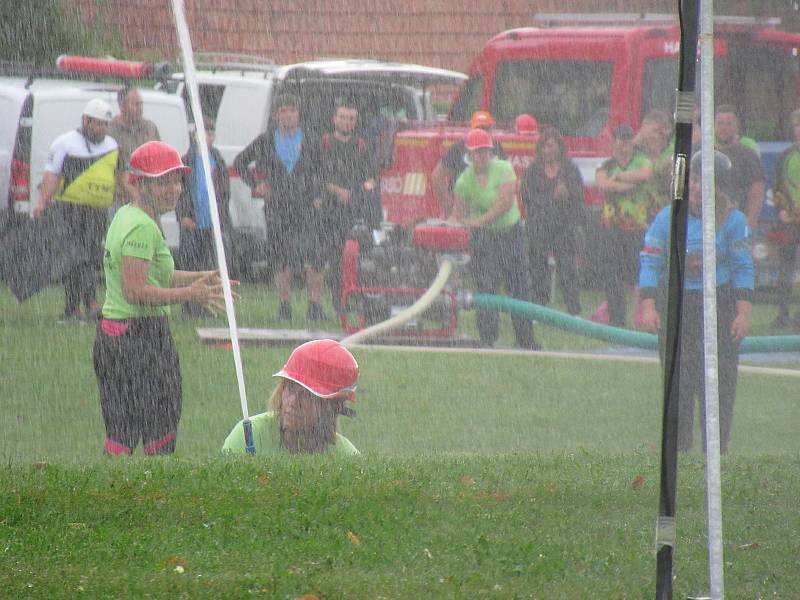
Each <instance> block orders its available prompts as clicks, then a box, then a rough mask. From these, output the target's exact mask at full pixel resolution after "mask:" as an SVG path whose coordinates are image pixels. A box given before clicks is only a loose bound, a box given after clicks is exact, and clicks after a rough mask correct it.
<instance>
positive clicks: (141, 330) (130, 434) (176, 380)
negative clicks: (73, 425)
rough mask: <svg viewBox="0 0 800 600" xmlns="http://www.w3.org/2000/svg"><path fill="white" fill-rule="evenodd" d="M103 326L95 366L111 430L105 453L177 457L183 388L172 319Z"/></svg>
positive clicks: (105, 415) (96, 343) (162, 318)
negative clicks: (137, 450)
mask: <svg viewBox="0 0 800 600" xmlns="http://www.w3.org/2000/svg"><path fill="white" fill-rule="evenodd" d="M110 324H111V327H108V326H107V325H108V324H105V323H104V321H103V320H101V321H100V322H99V323H98V326H97V336H96V338H95V342H94V352H93V362H94V372H95V375H96V376H97V386H98V388H99V391H100V409H101V411H102V414H103V422H104V423H105V426H106V443H105V452H106V453H107V454H130V453H131V452H133V450H134V448H136V446H137V445H138V443H139V441H141V442H142V445H143V446H144V452H145V454H149V455H152V454H170V453H172V452H174V451H175V439H176V437H177V431H178V421H179V420H180V417H181V405H182V385H181V370H180V362H179V360H178V351H177V349H176V347H175V342H174V340H173V339H172V334H171V333H170V330H169V323H168V320H167V318H166V317H147V318H139V319H130V320H128V321H111V322H110Z"/></svg>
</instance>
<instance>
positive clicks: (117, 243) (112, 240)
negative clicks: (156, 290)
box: [103, 204, 175, 321]
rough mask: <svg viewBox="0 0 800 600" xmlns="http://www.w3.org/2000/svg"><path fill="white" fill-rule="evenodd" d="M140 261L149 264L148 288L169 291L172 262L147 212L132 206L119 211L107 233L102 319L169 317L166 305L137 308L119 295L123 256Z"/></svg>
mask: <svg viewBox="0 0 800 600" xmlns="http://www.w3.org/2000/svg"><path fill="white" fill-rule="evenodd" d="M123 256H131V257H134V258H141V259H143V260H146V261H148V262H149V263H150V269H149V271H148V272H147V283H148V284H149V285H152V286H155V287H160V288H168V287H170V286H171V284H172V274H173V273H174V271H175V262H174V261H173V260H172V253H171V252H170V251H169V247H168V246H167V242H166V240H165V239H164V234H163V233H161V229H160V228H159V227H158V225H157V224H156V222H155V221H154V220H153V219H151V218H150V215H148V214H147V213H146V212H144V211H143V210H142V209H140V208H136V207H135V206H133V205H131V204H126V205H125V206H123V207H122V208H120V209H119V210H118V211H117V212H116V214H115V215H114V218H113V219H112V221H111V225H109V227H108V233H107V234H106V250H105V254H104V255H103V270H104V271H105V275H106V300H105V303H104V304H103V317H104V318H106V319H112V320H114V321H122V320H125V319H135V318H137V317H161V316H167V315H169V306H166V305H165V306H139V305H136V304H130V303H128V301H127V300H125V296H124V295H123V294H122V257H123Z"/></svg>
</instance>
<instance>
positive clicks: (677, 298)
mask: <svg viewBox="0 0 800 600" xmlns="http://www.w3.org/2000/svg"><path fill="white" fill-rule="evenodd" d="M697 10H698V6H697V2H696V1H695V0H679V2H678V12H679V16H680V22H681V41H680V63H679V68H678V91H677V94H676V103H675V157H674V170H673V175H672V184H673V185H672V187H673V193H672V219H671V224H670V239H669V257H668V259H669V275H668V288H667V291H668V298H667V308H666V319H665V320H664V332H665V337H666V340H665V346H664V406H663V413H662V427H661V480H660V491H659V506H658V520H657V522H656V540H655V541H656V595H655V597H656V600H671V598H672V553H673V548H674V546H675V540H676V537H677V534H676V520H675V492H676V483H677V475H678V389H679V378H680V337H681V334H680V331H681V305H682V303H683V276H684V267H685V256H686V223H687V221H688V214H689V213H688V206H687V203H686V202H685V191H686V189H687V188H688V182H689V160H688V158H689V157H690V155H691V151H692V116H693V112H694V79H695V62H696V59H697V27H698V12H697Z"/></svg>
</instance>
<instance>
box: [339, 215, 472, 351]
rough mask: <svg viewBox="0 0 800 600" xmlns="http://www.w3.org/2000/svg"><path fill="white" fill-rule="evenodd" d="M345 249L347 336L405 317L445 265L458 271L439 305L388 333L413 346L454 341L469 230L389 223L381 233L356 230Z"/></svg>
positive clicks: (343, 302) (441, 224)
mask: <svg viewBox="0 0 800 600" xmlns="http://www.w3.org/2000/svg"><path fill="white" fill-rule="evenodd" d="M354 233H355V235H353V236H351V237H352V238H354V239H350V240H348V241H347V242H346V244H345V249H344V257H343V261H342V262H343V264H342V294H341V325H342V329H343V330H344V332H345V333H346V334H351V333H354V332H356V331H359V330H362V329H364V328H366V327H370V326H372V325H375V324H377V323H382V322H384V321H387V320H388V319H390V318H392V317H395V316H397V315H400V314H402V313H403V312H404V311H406V310H407V309H409V307H411V306H412V305H413V304H414V303H415V302H416V301H417V300H418V299H419V298H420V297H421V296H422V295H423V294H425V293H426V292H428V290H429V287H430V286H431V282H432V281H434V279H435V278H436V275H437V272H438V271H439V269H440V267H441V265H442V263H443V262H444V261H445V260H447V261H449V262H450V263H452V265H453V267H454V272H453V274H452V275H451V276H450V278H449V279H448V280H447V283H446V284H445V285H444V286H443V287H442V289H441V291H440V293H439V294H438V295H437V296H436V297H435V298H434V300H433V301H432V302H431V303H430V304H429V305H428V306H427V307H426V308H425V309H424V310H423V311H422V312H421V313H420V314H418V315H416V316H414V317H413V318H411V319H409V320H407V321H405V322H403V323H402V325H400V326H399V327H397V328H395V329H391V330H389V331H387V332H386V335H388V336H390V337H394V338H403V339H407V340H409V341H414V340H417V341H423V340H427V341H429V342H432V341H437V340H438V341H445V340H452V339H454V337H455V333H456V328H457V326H458V311H459V306H460V305H462V304H463V301H464V295H465V292H464V291H463V290H461V289H459V288H460V282H461V281H463V278H462V277H461V270H462V269H463V267H464V266H465V265H466V264H467V263H468V261H469V256H468V254H467V249H468V246H469V231H468V229H467V228H466V227H463V226H459V225H455V224H452V223H447V222H444V221H441V220H429V221H426V222H423V223H419V224H417V225H415V226H413V227H403V226H398V225H393V224H390V223H384V224H383V225H382V229H381V231H380V232H377V233H373V232H371V231H369V230H368V229H367V228H366V227H363V228H356V229H355V230H354Z"/></svg>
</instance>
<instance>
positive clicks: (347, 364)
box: [273, 340, 358, 400]
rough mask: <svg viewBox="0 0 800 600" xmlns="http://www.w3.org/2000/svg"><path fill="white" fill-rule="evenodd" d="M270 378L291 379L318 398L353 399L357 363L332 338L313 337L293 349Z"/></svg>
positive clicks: (348, 352) (347, 351) (346, 350)
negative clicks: (283, 363)
mask: <svg viewBox="0 0 800 600" xmlns="http://www.w3.org/2000/svg"><path fill="white" fill-rule="evenodd" d="M273 377H283V378H284V379H289V380H290V381H294V382H295V383H298V384H300V385H302V386H303V387H304V388H306V389H307V390H308V391H309V392H311V393H312V394H314V395H315V396H319V397H320V398H346V399H348V400H353V399H354V398H353V392H354V391H355V389H356V382H357V381H358V363H357V362H356V359H355V358H353V355H352V354H350V351H349V350H348V349H347V348H345V347H344V346H342V345H341V344H340V343H339V342H337V341H336V340H313V341H311V342H306V343H305V344H301V345H300V346H298V347H297V348H295V349H294V350H293V351H292V353H291V354H290V355H289V360H287V361H286V364H285V365H283V368H282V369H281V370H280V371H278V372H277V373H275V375H273Z"/></svg>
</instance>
